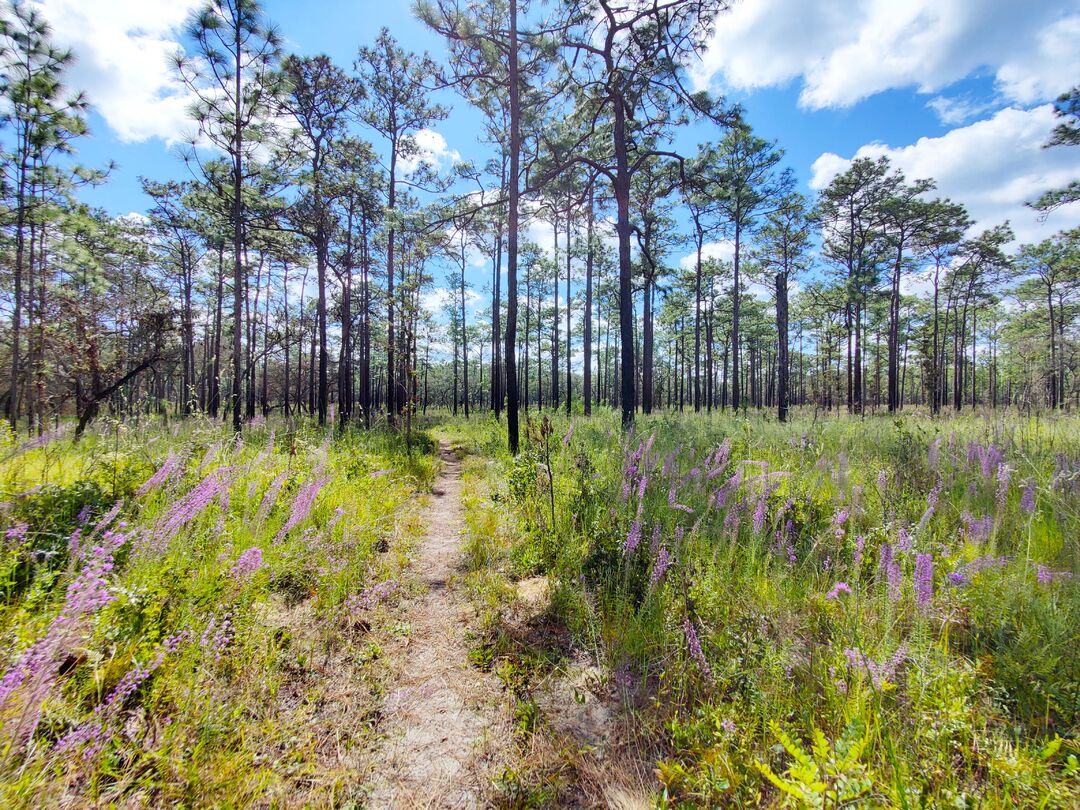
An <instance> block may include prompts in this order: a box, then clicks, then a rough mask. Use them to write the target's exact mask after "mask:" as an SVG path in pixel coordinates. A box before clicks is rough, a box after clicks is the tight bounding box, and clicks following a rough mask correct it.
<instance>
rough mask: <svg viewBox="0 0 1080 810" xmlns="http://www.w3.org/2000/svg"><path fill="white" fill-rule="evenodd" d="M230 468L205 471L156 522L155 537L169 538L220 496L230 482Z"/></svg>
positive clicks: (160, 538)
mask: <svg viewBox="0 0 1080 810" xmlns="http://www.w3.org/2000/svg"><path fill="white" fill-rule="evenodd" d="M231 473H232V468H231V467H219V468H218V469H216V470H213V471H211V472H209V473H207V475H206V477H205V478H203V480H202V481H200V482H199V483H198V484H197V485H196V486H195V488H194V489H192V490H191V491H190V492H189V493H188V494H187V495H185V496H184V497H183V498H181V499H180V500H179V501H177V502H176V503H175V504H174V505H173V507H172V508H171V509H169V511H168V512H166V513H165V516H164V517H163V518H162V519H161V521H160V522H159V523H158V525H157V528H156V530H155V537H156V539H157V540H159V541H166V540H171V539H172V538H173V537H175V536H176V533H177V532H179V531H180V529H182V528H183V527H184V526H186V525H187V524H189V523H191V522H192V521H194V520H195V519H197V518H198V517H199V516H200V515H201V514H202V513H203V511H205V510H206V508H207V507H208V506H209V505H210V503H211V502H212V501H213V500H214V499H215V498H220V497H221V494H222V493H223V492H227V491H228V489H229V486H230V485H231V484H232V476H231Z"/></svg>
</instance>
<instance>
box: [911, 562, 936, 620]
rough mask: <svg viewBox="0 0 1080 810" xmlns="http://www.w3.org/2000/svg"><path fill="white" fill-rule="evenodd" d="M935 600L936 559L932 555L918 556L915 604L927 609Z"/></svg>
mask: <svg viewBox="0 0 1080 810" xmlns="http://www.w3.org/2000/svg"><path fill="white" fill-rule="evenodd" d="M933 598H934V557H933V555H931V554H918V555H916V557H915V604H917V605H918V606H919V607H920V608H924V609H925V608H927V607H929V606H930V602H931V600H932V599H933Z"/></svg>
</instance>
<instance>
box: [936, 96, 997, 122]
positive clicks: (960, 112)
mask: <svg viewBox="0 0 1080 810" xmlns="http://www.w3.org/2000/svg"><path fill="white" fill-rule="evenodd" d="M926 106H927V107H929V108H930V109H931V110H933V111H934V112H935V113H936V114H937V117H938V120H939V121H941V123H943V124H946V125H947V126H955V125H956V124H963V123H965V122H967V121H970V120H971V119H972V118H975V117H976V116H979V115H981V114H982V113H985V112H988V111H989V110H990V109H991V108H992V107H993V105H992V104H987V103H985V102H979V101H976V100H974V99H972V98H947V97H946V96H934V97H933V98H932V99H930V100H929V101H928V102H926Z"/></svg>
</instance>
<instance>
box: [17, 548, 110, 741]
mask: <svg viewBox="0 0 1080 810" xmlns="http://www.w3.org/2000/svg"><path fill="white" fill-rule="evenodd" d="M124 540H125V538H124V536H123V535H118V534H112V533H109V535H108V536H107V537H106V538H105V539H104V540H103V545H99V546H94V547H93V548H92V549H91V550H90V553H89V554H88V555H87V560H86V563H85V564H84V565H83V567H82V569H81V570H80V571H79V573H78V575H77V576H76V577H75V579H73V580H72V581H71V584H69V585H68V587H67V592H66V594H65V598H64V605H63V607H62V608H61V609H60V613H59V614H58V615H57V616H56V618H54V619H53V620H52V622H51V623H50V624H49V627H48V629H47V630H46V631H45V633H44V634H43V635H42V636H41V637H40V638H38V639H37V641H35V642H34V643H33V644H31V645H30V646H29V647H27V648H26V650H24V651H23V653H22V654H21V655H20V656H19V657H18V658H17V659H16V661H15V663H14V664H13V665H12V666H11V668H10V669H9V670H8V671H7V672H6V673H5V674H4V677H3V678H2V679H0V709H3V708H4V707H5V705H6V704H7V702H8V700H9V699H10V698H11V696H12V695H13V694H14V693H15V692H16V690H18V689H19V688H20V687H25V688H24V692H25V699H24V706H25V708H24V710H23V711H22V712H21V719H20V721H19V723H18V724H17V725H16V726H15V727H14V728H13V729H11V731H12V733H11V739H12V740H14V741H17V742H18V743H20V744H22V743H25V742H26V741H27V740H29V739H30V737H31V736H32V735H33V732H34V729H35V728H36V726H37V722H38V719H39V718H40V716H41V707H42V703H43V702H44V700H45V697H46V695H47V694H48V691H49V689H50V687H51V686H52V684H53V683H54V682H55V680H56V678H57V666H56V663H57V661H59V660H60V659H61V658H62V656H63V655H65V654H66V653H68V652H69V651H70V650H72V649H74V648H75V647H76V646H77V645H79V644H80V643H81V642H82V638H83V637H84V635H85V633H86V620H87V619H88V618H89V616H91V615H92V614H94V613H96V612H97V611H98V610H100V609H101V608H102V607H103V606H105V605H106V604H108V603H109V602H111V601H112V599H113V597H112V595H111V594H110V593H109V591H108V587H107V586H108V580H107V579H106V577H107V576H108V575H109V572H110V571H112V568H113V556H112V555H113V551H115V549H116V548H118V547H119V546H120V545H121V544H122V543H123V542H124Z"/></svg>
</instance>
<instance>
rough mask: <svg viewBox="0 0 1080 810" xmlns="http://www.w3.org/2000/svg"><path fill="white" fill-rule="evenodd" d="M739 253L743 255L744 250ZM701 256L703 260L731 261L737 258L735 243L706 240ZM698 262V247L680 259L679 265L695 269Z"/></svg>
mask: <svg viewBox="0 0 1080 810" xmlns="http://www.w3.org/2000/svg"><path fill="white" fill-rule="evenodd" d="M739 255H740V256H741V255H742V251H740V252H739ZM701 258H702V260H707V259H719V260H720V261H722V262H730V261H732V260H733V259H734V258H735V243H734V242H731V241H727V240H725V241H723V242H705V243H704V244H702V246H701ZM696 264H697V250H696V249H695V250H693V251H691V252H690V253H687V254H686V255H685V256H683V257H682V258H681V259H679V266H680V267H681V268H682V269H683V270H693V269H694V266H695V265H696Z"/></svg>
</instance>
